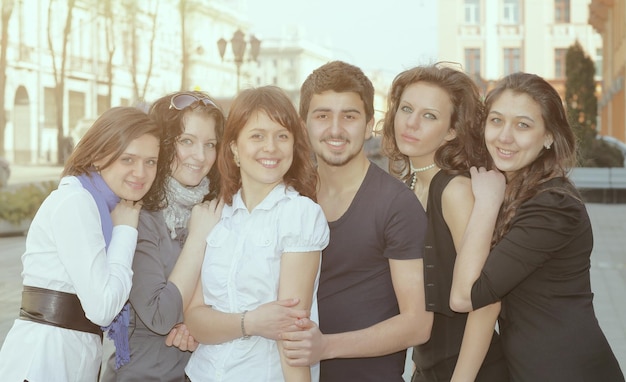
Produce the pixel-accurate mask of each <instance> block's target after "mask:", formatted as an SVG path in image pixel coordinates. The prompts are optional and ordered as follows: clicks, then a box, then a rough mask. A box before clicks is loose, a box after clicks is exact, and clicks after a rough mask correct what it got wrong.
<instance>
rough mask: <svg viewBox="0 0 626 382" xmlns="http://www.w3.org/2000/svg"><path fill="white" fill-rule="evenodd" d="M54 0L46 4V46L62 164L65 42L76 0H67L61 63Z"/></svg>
mask: <svg viewBox="0 0 626 382" xmlns="http://www.w3.org/2000/svg"><path fill="white" fill-rule="evenodd" d="M53 4H54V0H50V4H49V5H48V47H49V48H50V56H51V58H52V70H53V73H54V83H55V88H54V96H55V97H54V102H55V106H56V108H55V109H56V125H57V163H58V164H60V165H62V164H63V163H64V161H65V155H64V154H65V151H66V150H64V148H65V147H66V143H67V142H66V141H67V138H66V137H65V134H64V132H63V106H64V101H65V97H64V95H65V66H66V64H67V43H68V41H69V36H70V33H71V31H72V12H73V11H74V5H75V4H76V0H67V9H66V14H65V26H64V27H63V42H62V44H63V46H62V48H61V57H60V59H61V65H60V68H59V66H58V64H57V53H56V51H55V49H54V43H53V40H54V39H53V34H54V30H55V29H54V28H53V27H52V25H53V22H52V21H53V18H52V14H53V12H52V8H53Z"/></svg>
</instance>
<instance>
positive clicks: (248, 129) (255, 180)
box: [230, 111, 294, 193]
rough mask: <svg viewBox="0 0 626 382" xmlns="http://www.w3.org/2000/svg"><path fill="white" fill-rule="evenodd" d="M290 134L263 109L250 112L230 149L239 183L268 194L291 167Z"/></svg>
mask: <svg viewBox="0 0 626 382" xmlns="http://www.w3.org/2000/svg"><path fill="white" fill-rule="evenodd" d="M293 146H294V138H293V134H292V133H291V132H290V131H289V130H288V129H287V128H286V127H284V126H282V125H281V124H279V123H278V122H275V121H273V120H272V119H271V118H270V117H269V116H268V115H267V114H266V113H265V112H264V111H256V112H254V113H252V115H251V116H250V118H249V119H248V121H247V122H246V124H245V125H244V127H243V129H242V130H241V132H240V133H239V136H238V137H237V140H236V141H235V142H232V143H231V145H230V148H231V150H232V153H233V155H235V158H238V160H239V166H240V171H241V183H242V186H243V187H244V189H245V188H249V187H250V188H253V189H255V190H261V189H262V190H265V193H269V191H271V190H272V189H273V188H274V187H275V186H276V185H277V184H279V183H281V182H282V181H283V177H284V176H285V174H286V173H287V171H288V170H289V168H290V167H291V163H292V161H293Z"/></svg>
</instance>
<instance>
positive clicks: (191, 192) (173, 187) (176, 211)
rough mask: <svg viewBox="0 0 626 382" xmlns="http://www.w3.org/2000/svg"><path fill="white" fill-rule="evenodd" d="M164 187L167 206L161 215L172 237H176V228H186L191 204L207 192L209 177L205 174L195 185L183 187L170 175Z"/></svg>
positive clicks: (198, 201) (199, 200) (196, 202)
mask: <svg viewBox="0 0 626 382" xmlns="http://www.w3.org/2000/svg"><path fill="white" fill-rule="evenodd" d="M166 187H167V189H166V190H167V207H165V209H164V210H163V216H164V217H165V225H166V226H167V228H168V229H169V230H170V234H171V236H172V239H176V236H177V232H176V231H177V229H181V228H187V222H188V221H189V217H190V216H191V209H192V208H193V206H195V205H196V204H198V203H200V202H201V201H202V199H204V196H205V195H206V194H208V193H209V179H208V178H207V177H206V176H205V177H204V178H202V181H201V182H200V184H198V185H197V186H195V187H185V186H183V185H182V184H180V183H179V182H178V181H177V180H176V179H174V178H173V177H171V176H170V177H169V178H168V180H167V186H166Z"/></svg>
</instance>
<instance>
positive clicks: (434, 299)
mask: <svg viewBox="0 0 626 382" xmlns="http://www.w3.org/2000/svg"><path fill="white" fill-rule="evenodd" d="M456 176H461V175H450V174H448V173H446V172H445V171H439V172H438V173H437V174H436V175H435V176H434V177H433V179H432V180H431V183H430V187H429V191H428V204H427V207H428V208H427V209H426V210H427V212H426V215H427V217H428V228H427V231H426V239H425V250H424V284H425V290H426V309H427V310H428V311H431V312H434V313H435V315H434V321H433V328H432V330H431V335H430V340H429V341H428V342H427V343H425V344H423V345H420V346H416V347H415V348H414V349H413V361H414V362H415V365H416V368H417V370H425V369H430V368H432V367H437V368H438V369H440V372H439V378H445V379H447V380H450V378H452V373H453V372H454V366H455V365H456V361H457V358H458V357H459V352H460V350H461V343H462V341H463V334H464V332H465V323H466V321H467V313H456V312H453V311H452V310H450V304H449V300H450V290H451V288H452V274H453V271H454V262H455V261H456V248H455V247H454V241H453V240H452V234H451V233H450V229H449V228H448V225H447V224H446V221H445V219H444V217H443V208H442V203H441V197H442V194H443V191H444V189H445V188H446V187H447V186H448V184H449V182H450V181H451V180H452V179H454V178H455V177H456ZM494 363H499V365H498V366H497V367H496V366H495V365H493V364H494ZM487 364H489V365H490V366H492V367H493V371H491V372H490V373H480V372H479V374H478V376H477V378H476V381H485V382H486V381H493V382H504V381H508V374H507V369H506V364H505V361H504V357H503V354H502V349H501V347H500V340H499V336H498V333H497V332H495V330H494V333H493V338H492V341H491V345H490V347H489V350H488V353H487V356H486V357H485V362H484V365H483V368H484V367H485V365H487ZM442 365H445V366H442ZM442 373H445V374H446V375H445V377H444V375H442Z"/></svg>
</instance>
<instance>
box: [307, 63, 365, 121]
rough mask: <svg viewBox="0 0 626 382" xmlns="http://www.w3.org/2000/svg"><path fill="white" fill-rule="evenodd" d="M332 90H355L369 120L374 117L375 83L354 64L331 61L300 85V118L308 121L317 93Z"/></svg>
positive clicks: (344, 91) (341, 91)
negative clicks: (312, 102)
mask: <svg viewBox="0 0 626 382" xmlns="http://www.w3.org/2000/svg"><path fill="white" fill-rule="evenodd" d="M329 90H332V91H334V92H337V93H347V92H354V93H357V94H358V95H359V97H361V101H363V105H364V106H365V117H366V120H367V121H370V120H371V119H372V118H374V85H372V82H371V81H370V80H369V78H367V76H366V75H365V74H364V73H363V71H362V70H361V69H359V68H357V67H356V66H354V65H350V64H348V63H345V62H343V61H331V62H329V63H327V64H324V65H322V66H320V67H319V68H317V69H315V70H314V71H313V72H312V73H311V74H309V76H308V77H307V78H306V80H304V82H303V83H302V86H301V87H300V118H302V120H304V121H306V118H307V114H308V113H309V105H310V104H311V99H312V98H313V95H315V94H321V93H323V92H325V91H329Z"/></svg>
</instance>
